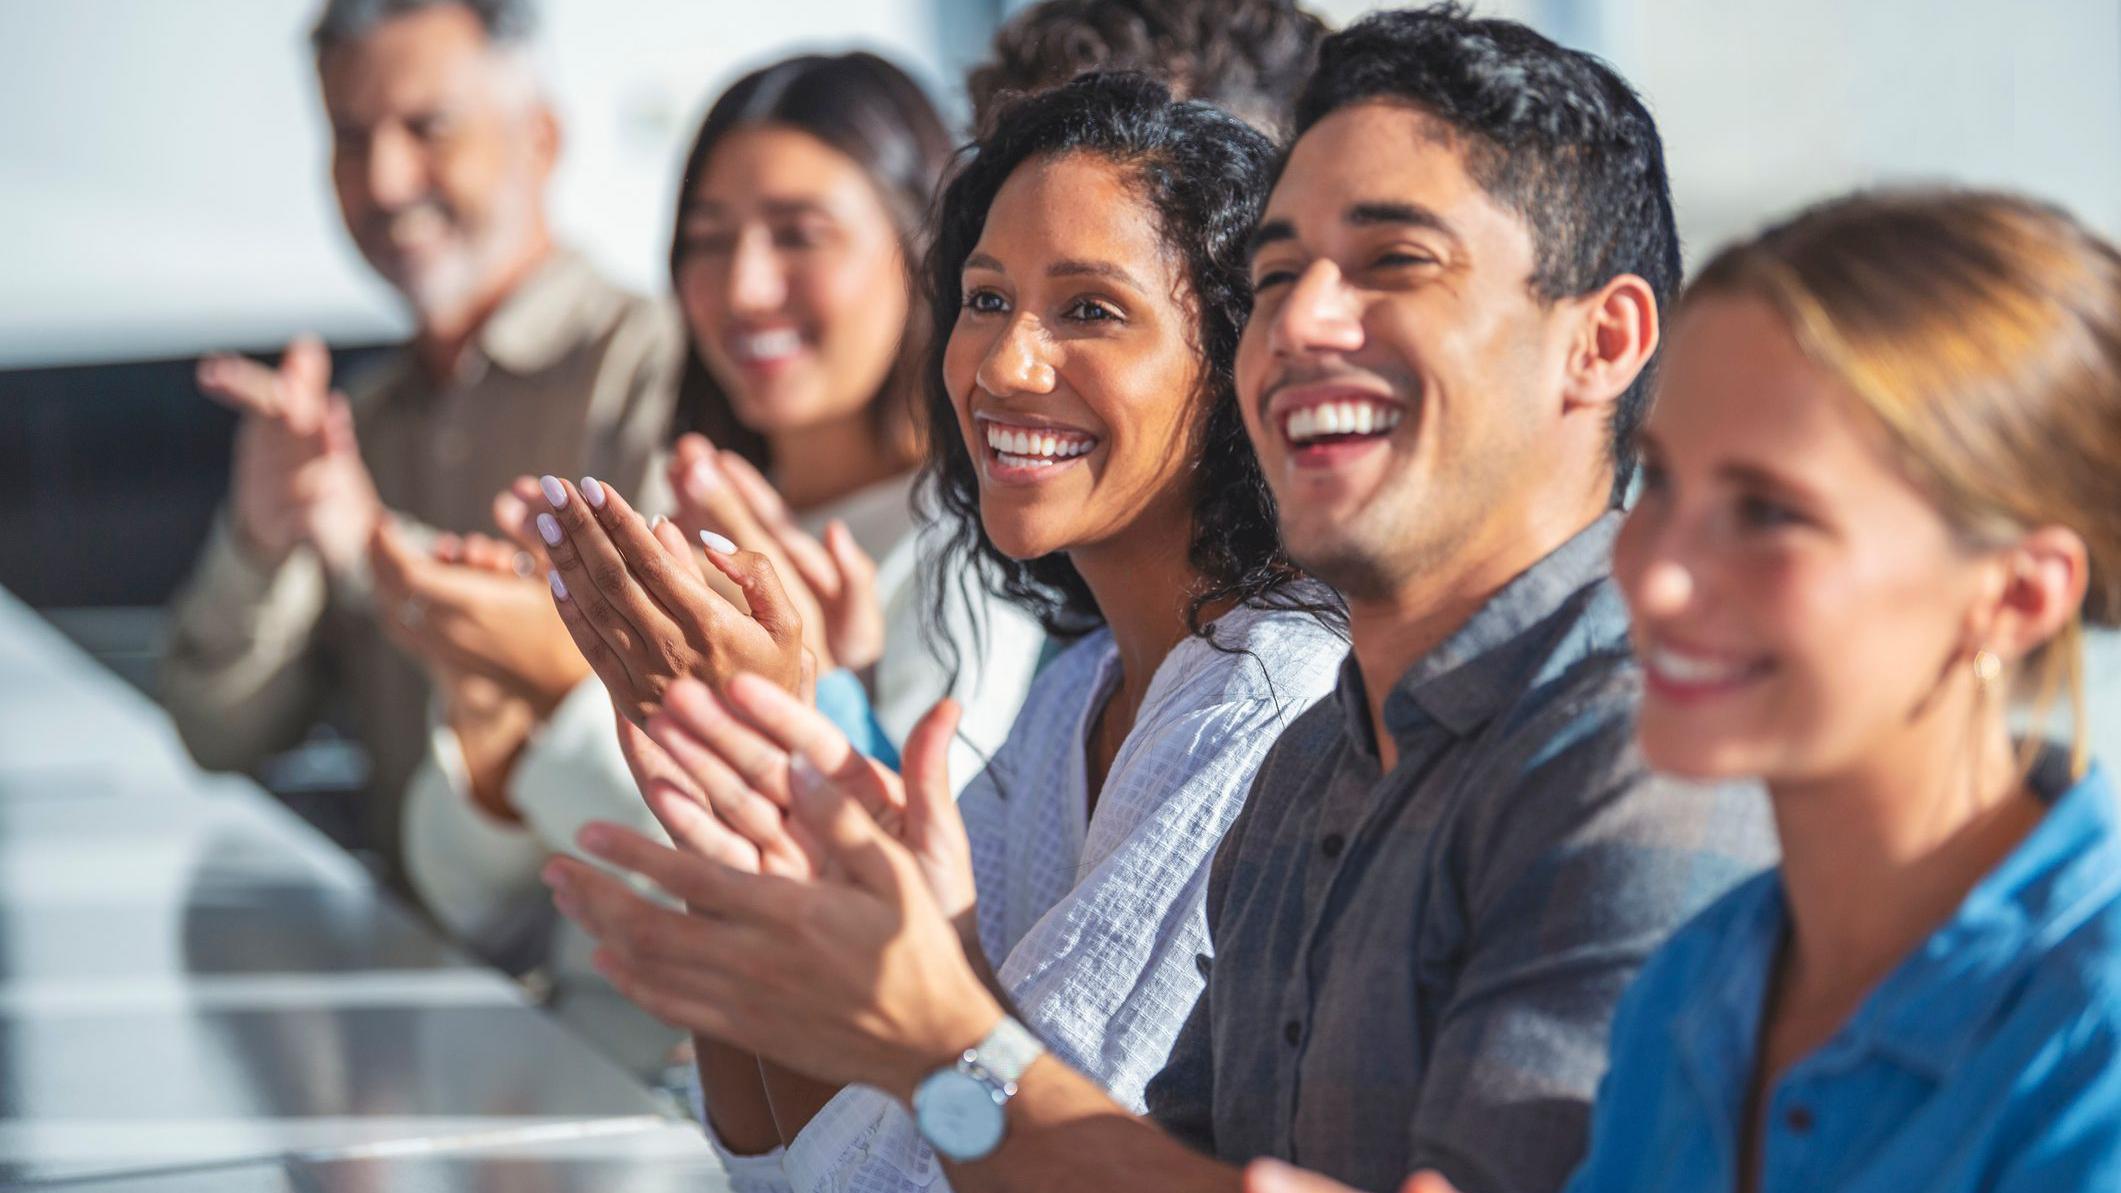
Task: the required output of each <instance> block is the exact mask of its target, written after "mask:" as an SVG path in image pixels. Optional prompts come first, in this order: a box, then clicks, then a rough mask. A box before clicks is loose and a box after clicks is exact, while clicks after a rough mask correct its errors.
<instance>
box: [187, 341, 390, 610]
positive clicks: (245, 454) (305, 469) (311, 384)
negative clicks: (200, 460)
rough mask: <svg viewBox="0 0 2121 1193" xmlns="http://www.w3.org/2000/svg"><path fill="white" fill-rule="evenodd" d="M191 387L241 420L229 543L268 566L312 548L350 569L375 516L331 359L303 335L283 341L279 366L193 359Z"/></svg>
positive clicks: (335, 567)
mask: <svg viewBox="0 0 2121 1193" xmlns="http://www.w3.org/2000/svg"><path fill="white" fill-rule="evenodd" d="M198 381H199V388H200V389H202V390H204V391H205V392H206V394H207V396H209V397H211V398H213V399H214V400H215V401H217V402H219V403H221V404H222V405H224V406H226V407H228V408H229V409H231V410H234V411H236V412H237V413H238V414H240V415H241V416H242V421H241V423H239V424H238V426H237V429H236V445H235V455H234V459H233V462H232V468H231V473H232V479H231V483H230V492H229V515H230V521H231V524H232V526H233V529H234V530H235V532H236V536H237V538H238V540H239V541H240V542H241V543H242V544H243V546H244V547H245V549H247V550H248V551H249V552H251V553H252V554H253V555H255V556H256V557H257V558H258V559H260V560H261V561H262V562H264V563H265V564H267V565H268V566H274V567H277V566H278V565H279V564H280V563H281V562H283V561H284V560H286V558H287V557H288V555H289V554H291V553H292V552H293V551H294V550H295V548H296V547H299V546H303V545H305V544H306V545H308V546H310V547H313V548H314V549H315V550H316V551H317V553H318V555H319V557H321V558H322V559H323V561H324V564H325V567H326V568H328V569H329V570H330V571H332V572H333V573H334V574H338V575H346V574H349V573H351V572H352V571H353V570H354V569H355V567H356V565H357V564H358V563H359V561H360V559H361V555H362V552H363V551H364V550H366V548H367V546H368V539H369V535H370V533H371V532H372V531H373V529H374V527H375V525H376V522H377V520H378V519H379V518H380V517H381V515H382V503H381V501H380V500H378V498H377V497H376V488H375V482H374V481H373V480H372V479H371V478H370V477H369V475H368V468H367V466H366V465H364V464H363V463H362V462H361V454H360V451H359V448H358V445H357V444H356V442H355V438H354V427H353V414H352V411H351V410H350V409H349V408H348V406H347V404H346V398H345V396H344V395H342V394H338V393H334V392H332V391H331V355H330V353H328V352H327V351H326V350H325V348H324V345H323V344H322V343H321V342H319V341H317V340H315V339H313V338H309V337H306V336H305V337H302V338H298V339H296V340H295V341H293V342H292V343H290V344H288V346H287V351H286V353H285V354H284V355H283V356H282V357H281V359H280V367H279V368H278V369H269V368H266V367H265V366H264V365H261V364H258V363H257V362H256V361H253V360H249V359H247V358H245V357H241V356H234V355H216V356H209V357H207V358H205V359H204V360H202V361H200V362H199V371H198Z"/></svg>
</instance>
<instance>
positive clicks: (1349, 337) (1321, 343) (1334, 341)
mask: <svg viewBox="0 0 2121 1193" xmlns="http://www.w3.org/2000/svg"><path fill="white" fill-rule="evenodd" d="M1362 339H1363V336H1362V309H1361V306H1360V304H1359V303H1358V301H1357V299H1356V297H1355V295H1354V294H1352V293H1351V292H1350V291H1349V288H1348V287H1347V285H1346V284H1345V282H1344V279H1343V278H1342V276H1341V273H1340V268H1339V267H1338V266H1336V265H1335V264H1334V263H1333V262H1331V261H1326V260H1319V261H1313V262H1311V263H1310V264H1309V265H1308V266H1306V267H1305V268H1304V271H1303V272H1302V273H1301V274H1298V275H1297V277H1296V280H1295V281H1294V282H1292V283H1290V286H1289V293H1288V296H1287V297H1286V298H1284V299H1283V300H1282V303H1281V307H1280V309H1278V310H1276V311H1275V312H1274V316H1273V321H1272V323H1271V324H1270V325H1269V327H1268V340H1267V344H1268V347H1269V348H1270V349H1271V350H1272V351H1273V353H1274V355H1276V356H1278V357H1291V356H1302V355H1306V354H1309V353H1316V352H1353V351H1355V350H1357V349H1359V348H1361V347H1362Z"/></svg>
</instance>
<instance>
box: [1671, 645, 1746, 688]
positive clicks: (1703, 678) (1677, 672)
mask: <svg viewBox="0 0 2121 1193" xmlns="http://www.w3.org/2000/svg"><path fill="white" fill-rule="evenodd" d="M1647 661H1648V662H1649V665H1650V666H1651V667H1652V668H1653V669H1655V670H1656V672H1657V673H1658V674H1659V675H1661V676H1663V677H1665V678H1666V679H1669V680H1671V681H1672V682H1674V683H1681V684H1697V685H1698V684H1720V683H1730V682H1732V681H1734V680H1740V679H1744V678H1745V677H1746V676H1747V675H1748V674H1750V673H1751V671H1752V668H1750V667H1748V666H1745V665H1743V664H1739V663H1725V662H1719V661H1717V660H1715V659H1704V658H1702V657H1701V656H1699V655H1690V654H1681V653H1679V652H1678V651H1676V650H1671V649H1669V648H1666V647H1661V646H1660V647H1656V648H1653V649H1651V650H1650V651H1649V652H1648V659H1647Z"/></svg>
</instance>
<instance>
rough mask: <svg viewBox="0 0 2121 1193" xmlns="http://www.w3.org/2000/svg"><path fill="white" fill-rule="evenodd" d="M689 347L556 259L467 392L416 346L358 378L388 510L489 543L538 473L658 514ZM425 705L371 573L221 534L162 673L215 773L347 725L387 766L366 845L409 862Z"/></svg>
mask: <svg viewBox="0 0 2121 1193" xmlns="http://www.w3.org/2000/svg"><path fill="white" fill-rule="evenodd" d="M681 344H682V340H681V333H680V329H679V325H678V322H677V320H676V319H675V318H674V317H673V316H672V315H671V313H670V312H669V311H668V310H667V309H666V308H664V307H663V306H661V305H659V304H657V303H654V302H652V301H650V300H647V299H643V298H640V297H638V296H635V295H632V294H629V293H627V292H625V291H623V290H620V289H619V288H617V287H616V286H614V285H612V284H611V283H610V282H608V281H606V280H604V279H603V278H601V277H599V276H598V275H597V274H596V272H595V271H594V270H593V269H592V268H591V267H590V265H589V264H588V263H587V262H586V261H584V260H583V259H582V258H581V257H579V256H577V255H576V254H574V253H572V252H568V251H565V250H560V251H556V252H554V253H553V255H552V256H551V257H550V258H549V259H548V260H547V261H546V262H545V263H544V264H543V265H542V266H540V267H539V268H538V270H537V271H536V272H535V273H533V274H532V275H531V277H530V278H529V279H528V280H526V281H525V282H524V283H523V285H522V286H521V287H520V288H519V289H518V290H517V291H516V292H515V293H514V294H512V295H510V296H509V298H508V300H507V301H506V302H504V303H503V304H502V305H501V307H500V308H499V309H498V310H496V311H495V312H494V314H493V316H492V317H491V318H489V319H488V320H487V322H486V324H485V326H484V327H483V328H481V329H480V331H479V334H478V335H477V337H476V338H475V341H474V343H473V345H472V348H471V350H470V351H468V352H467V353H466V356H465V361H464V364H463V367H462V368H461V369H459V370H458V375H457V376H456V377H455V378H454V379H452V380H450V381H448V382H446V383H437V382H436V381H435V380H434V379H433V378H431V377H430V376H428V375H427V374H426V373H425V372H424V371H423V370H422V369H421V368H420V366H419V364H418V362H417V361H416V360H415V358H414V357H413V355H412V353H411V351H410V350H409V349H405V350H400V351H399V352H397V353H396V354H394V355H393V356H392V357H391V358H390V359H389V360H388V361H386V362H385V363H384V364H383V365H382V366H380V367H379V368H378V369H376V370H375V371H374V372H373V373H371V374H369V375H367V376H365V377H363V378H361V379H360V380H359V381H357V383H356V384H355V385H354V386H353V387H352V388H351V390H350V393H351V396H352V401H353V406H354V418H355V426H356V429H357V433H358V434H359V437H360V443H361V456H362V458H363V459H364V460H365V461H366V462H367V464H368V468H369V471H370V472H371V473H372V474H373V475H374V477H375V483H376V489H377V492H378V493H379V494H380V495H381V497H382V499H383V504H384V505H385V506H387V507H388V508H390V509H391V510H392V511H394V512H396V513H397V514H399V515H400V516H402V517H406V518H410V519H412V520H413V521H416V522H420V523H425V524H427V525H429V526H432V527H435V528H437V529H441V530H450V531H474V530H476V531H486V532H491V531H492V530H493V523H492V512H491V510H492V502H493V498H494V495H495V494H496V493H498V492H500V491H501V490H502V489H503V488H505V487H506V486H507V485H508V484H509V482H510V481H512V480H513V479H515V478H516V477H517V476H521V475H523V474H525V473H530V474H538V473H546V472H550V473H556V474H559V475H563V476H569V477H579V476H582V475H583V474H585V473H586V474H590V475H594V476H598V477H601V478H604V479H607V480H610V481H613V482H614V483H616V484H618V485H619V486H620V488H621V491H623V492H626V493H628V494H630V495H631V494H638V495H639V496H640V499H641V500H640V502H639V503H638V504H640V505H642V506H643V507H644V508H661V507H662V506H663V505H664V504H666V503H665V502H664V500H663V498H662V496H661V494H662V490H663V479H662V468H661V463H660V453H661V451H662V449H663V447H664V446H665V445H666V444H667V443H668V441H669V437H670V426H671V413H672V406H673V403H674V401H675V393H676V378H677V369H678V364H679V362H680V360H681V359H682V357H681V355H680V348H681ZM428 697H429V685H428V683H427V680H426V678H425V676H424V675H423V674H422V673H421V671H420V670H419V668H418V667H417V665H415V664H414V663H413V662H412V661H410V660H409V659H407V658H406V657H405V656H403V655H402V654H400V653H399V652H398V651H397V650H396V649H395V648H393V647H392V646H391V645H390V643H389V642H388V640H386V639H385V638H384V636H383V634H382V632H381V630H380V629H379V627H377V626H376V624H375V622H374V620H373V619H372V617H371V616H370V613H369V597H368V578H367V576H366V575H365V574H364V575H349V576H339V577H333V576H327V575H326V573H325V569H324V568H323V566H322V564H321V563H320V561H319V560H318V558H317V556H316V555H315V553H314V552H312V551H309V550H308V549H306V548H304V549H298V550H297V551H296V552H295V553H294V554H293V555H292V556H290V557H289V558H288V560H287V561H286V562H285V563H283V564H281V565H280V566H279V567H277V568H267V567H263V566H260V565H259V564H258V562H257V561H256V560H254V559H253V558H251V557H250V556H249V555H247V554H246V553H245V551H244V550H243V548H242V547H241V546H240V545H239V543H238V541H237V539H236V537H235V535H234V534H233V533H232V531H231V529H230V527H229V525H228V520H227V517H226V515H225V513H224V515H223V516H222V517H220V518H218V519H216V523H215V527H214V530H213V532H212V534H211V536H210V537H209V539H208V541H207V545H206V548H205V550H204V552H203V553H202V555H201V557H200V560H199V562H198V564H197V566H196V568H195V569H194V571H193V573H192V575H191V577H190V579H189V580H187V581H186V583H185V585H184V587H183V589H182V590H181V591H179V593H178V594H177V596H176V598H175V600H174V601H173V602H172V606H171V618H170V637H169V649H168V652H167V656H166V659H165V662H164V664H163V673H162V698H163V703H164V704H165V705H167V707H168V708H169V711H170V714H171V716H172V717H173V718H174V719H175V721H176V724H177V729H178V731H179V733H180V734H181V735H182V736H183V738H184V741H185V744H186V745H187V746H188V747H189V748H190V749H191V751H192V754H193V755H194V757H196V758H197V759H198V760H199V762H200V763H201V764H202V765H204V766H208V767H213V768H218V769H229V770H241V769H250V768H252V767H254V766H256V765H257V764H258V763H259V762H261V761H262V760H263V759H265V758H266V757H267V756H269V755H271V754H274V753H276V752H278V751H281V750H284V749H287V748H289V747H291V746H293V745H294V744H295V743H297V742H298V741H300V740H301V738H302V737H303V735H304V734H305V733H307V731H308V730H309V728H310V727H311V726H312V725H313V724H315V722H316V721H317V720H318V719H319V718H320V717H321V716H323V715H325V714H326V713H327V712H329V711H334V710H338V711H344V712H345V713H347V714H350V716H351V719H352V722H353V724H354V726H355V728H356V730H357V732H358V733H359V735H360V737H361V740H362V742H363V744H364V745H366V746H367V747H368V750H369V754H370V758H371V762H372V770H371V774H370V780H369V792H368V799H367V803H366V806H365V808H364V809H363V817H362V819H363V827H364V830H365V831H364V836H365V837H366V841H365V842H364V843H365V844H367V845H369V846H370V847H372V848H374V849H376V850H377V851H379V852H381V853H383V854H384V855H385V856H386V857H389V858H391V859H393V861H395V859H396V858H397V857H398V854H399V848H398V846H399V831H398V825H399V817H400V805H401V793H402V791H403V789H404V785H405V780H406V778H407V776H408V775H410V774H411V772H412V770H413V767H414V766H415V764H416V763H417V762H418V761H419V759H420V757H421V755H422V753H423V752H424V751H425V749H426V746H427V707H428ZM341 701H343V707H342V706H341V705H340V702H341Z"/></svg>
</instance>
